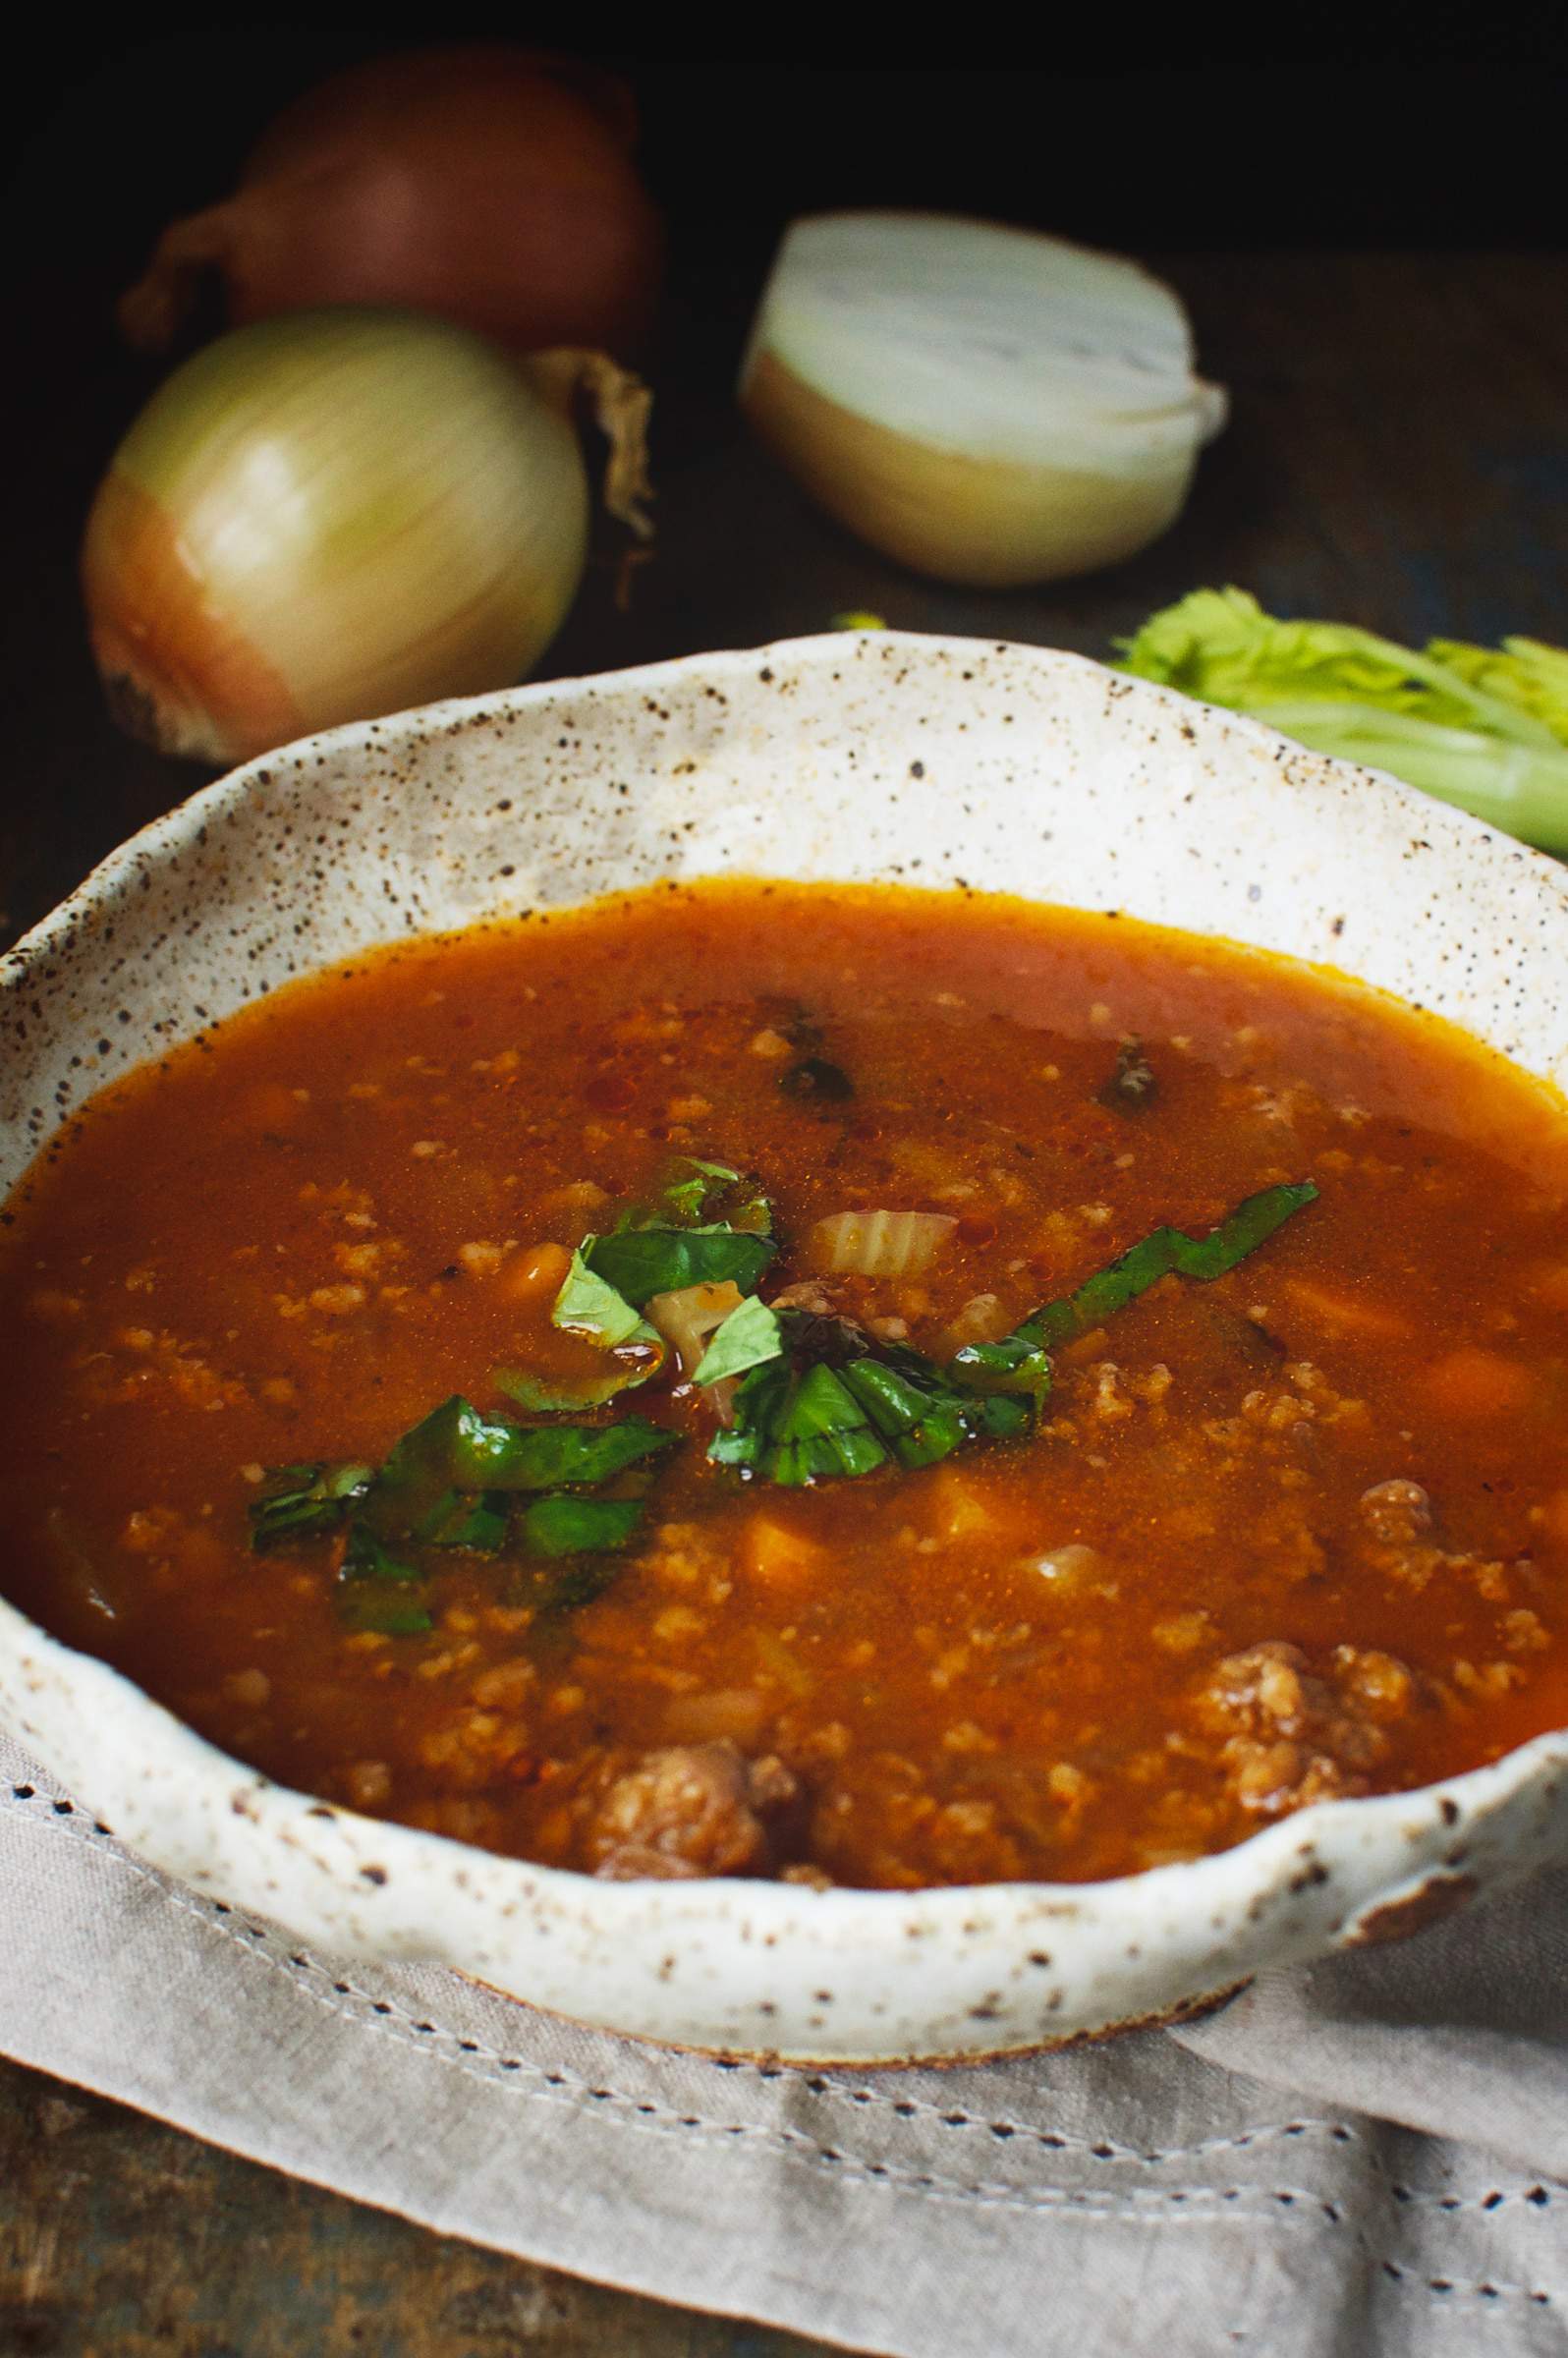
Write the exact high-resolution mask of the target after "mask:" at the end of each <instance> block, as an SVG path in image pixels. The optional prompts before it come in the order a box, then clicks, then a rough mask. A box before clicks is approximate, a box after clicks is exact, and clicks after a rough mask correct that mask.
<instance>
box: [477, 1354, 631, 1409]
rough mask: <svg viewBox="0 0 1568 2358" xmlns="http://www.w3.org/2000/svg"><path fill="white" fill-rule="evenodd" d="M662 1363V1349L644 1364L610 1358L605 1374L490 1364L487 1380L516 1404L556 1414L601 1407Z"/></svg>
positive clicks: (629, 1389) (520, 1406)
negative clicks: (538, 1370) (568, 1373)
mask: <svg viewBox="0 0 1568 2358" xmlns="http://www.w3.org/2000/svg"><path fill="white" fill-rule="evenodd" d="M663 1364H664V1351H663V1348H662V1346H661V1347H660V1350H659V1354H658V1357H657V1358H656V1359H649V1360H648V1361H647V1363H646V1365H645V1366H639V1365H638V1364H637V1362H635V1361H632V1360H625V1359H616V1360H612V1361H611V1362H610V1369H609V1373H608V1374H607V1375H584V1376H577V1375H572V1376H558V1375H534V1374H533V1373H532V1370H531V1369H529V1368H492V1369H491V1371H490V1381H491V1382H492V1383H493V1384H494V1386H495V1388H496V1390H497V1391H498V1392H505V1394H506V1396H507V1398H508V1399H509V1400H515V1401H516V1402H517V1404H518V1406H519V1408H526V1409H529V1410H531V1411H532V1412H533V1413H534V1414H535V1415H539V1416H558V1415H559V1414H560V1413H561V1412H562V1411H563V1410H565V1409H573V1408H602V1407H603V1406H604V1403H605V1402H606V1400H613V1399H614V1398H615V1396H616V1394H617V1392H632V1391H636V1390H637V1388H638V1386H639V1385H640V1384H644V1383H646V1382H647V1380H648V1378H649V1377H650V1376H653V1375H657V1374H658V1372H659V1370H660V1368H661V1367H662V1366H663Z"/></svg>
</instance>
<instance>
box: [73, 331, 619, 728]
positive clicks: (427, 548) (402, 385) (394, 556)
mask: <svg viewBox="0 0 1568 2358" xmlns="http://www.w3.org/2000/svg"><path fill="white" fill-rule="evenodd" d="M582 357H583V356H574V358H575V359H577V360H581V359H582ZM604 366H605V368H606V369H610V364H608V363H606V364H604ZM610 373H611V374H613V375H619V373H620V372H618V371H614V370H613V369H610ZM561 381H562V384H563V386H564V383H565V381H566V380H565V377H564V375H563V378H562V380H561ZM555 390H556V388H555V387H554V385H553V384H552V388H551V391H552V394H553V393H554V392H555ZM588 505H589V502H588V476H587V471H586V468H585V466H584V462H583V456H582V452H581V449H580V447H579V442H578V436H577V430H576V428H575V426H574V424H573V423H572V421H571V419H570V417H569V416H568V415H567V413H566V409H565V407H564V406H563V404H562V402H560V401H558V400H557V399H555V398H552V397H550V395H547V394H546V393H545V392H543V391H541V390H539V389H537V388H536V387H535V386H534V384H533V383H532V382H531V381H530V380H529V378H528V377H527V376H526V375H525V373H524V372H523V370H521V369H520V368H519V367H518V366H516V365H514V364H512V363H510V362H508V361H507V359H506V358H505V356H504V355H502V354H500V353H498V352H496V351H494V350H493V349H492V348H490V347H489V346H487V345H485V344H483V343H481V342H480V341H479V339H478V338H477V337H475V336H470V335H467V334H465V333H464V332H463V331H462V330H460V329H457V328H454V327H450V326H447V325H446V324H444V323H443V322H440V321H437V320H432V319H420V318H417V317H412V316H408V315H405V314H402V313H398V312H372V311H364V310H355V309H347V310H338V311H324V312H302V313H297V314H295V315H294V316H292V317H289V318H285V319H275V320H267V321H263V322H260V323H258V324H257V325H255V326H252V327H249V328H242V329H238V330H236V331H235V332H234V333H233V334H231V335H228V336H224V337H221V338H220V339H219V340H218V342H217V343H216V344H212V345H209V346H207V347H206V349H205V350H204V351H202V352H200V353H197V354H196V357H195V358H194V359H193V360H191V361H188V362H187V363H186V364H185V365H184V367H182V368H180V369H178V370H177V371H176V372H175V374H174V375H173V376H172V377H171V378H170V379H169V380H168V382H167V383H166V384H165V385H164V386H163V387H162V388H161V390H160V391H159V392H158V393H157V394H156V395H155V396H154V398H153V400H152V401H151V402H150V403H149V405H148V406H147V408H146V409H145V410H144V411H143V412H142V414H141V417H140V419H139V420H138V421H137V423H136V424H135V425H134V426H133V428H132V430H131V432H130V434H129V435H128V436H127V437H126V439H125V441H124V442H123V443H122V445H121V447H120V450H119V451H118V453H117V454H116V457H115V459H114V462H113V464H112V466H111V468H110V471H109V474H108V476H107V477H106V478H105V480H104V482H103V484H102V486H101V487H100V489H99V492H98V495H97V498H96V499H95V501H94V503H93V506H92V510H91V513H90V515H89V517H88V520H87V528H86V534H85V539H84V548H83V559H82V575H83V589H84V597H85V601H86V607H87V616H88V624H89V628H90V632H91V637H92V645H93V651H94V654H95V656H96V658H97V662H98V666H99V669H100V671H101V673H102V675H103V678H104V683H105V687H106V690H107V693H108V696H109V701H110V704H111V707H112V709H113V710H114V712H115V716H116V718H117V719H119V720H120V721H121V722H122V723H123V724H124V725H125V726H127V727H129V728H131V729H132V730H133V732H134V733H135V734H137V735H139V736H142V737H145V738H147V739H148V740H149V741H150V742H151V743H153V744H154V745H156V746H158V747H159V748H160V749H161V750H162V751H164V752H167V753H173V754H180V755H185V756H188V757H190V758H196V759H202V760H207V761H212V762H230V761H237V760H244V759H247V758H250V757H251V756H252V755H254V754H258V753H263V752H266V751H267V750H269V749H270V748H271V747H273V746H276V745H279V744H282V743H284V742H285V741H286V740H288V739H289V738H292V737H297V736H299V735H301V734H302V733H304V732H305V731H308V730H311V729H318V728H326V727H330V726H332V725H333V724H335V723H336V722H339V721H346V720H358V719H366V718H369V717H371V716H373V715H375V714H378V713H382V712H390V711H396V710H399V709H401V708H403V707H405V706H408V705H410V704H416V703H422V702H429V701H431V700H432V699H435V698H439V697H446V696H464V695H472V694H479V693H481V692H483V691H484V690H487V689H493V688H499V687H503V686H507V685H509V684H510V683H511V682H513V681H514V680H517V679H519V678H521V677H523V676H524V675H525V674H526V673H527V672H528V671H529V670H530V669H532V665H533V664H534V663H535V662H536V661H537V660H538V657H539V656H540V654H542V652H543V650H544V648H545V647H546V646H548V644H549V642H550V640H551V639H552V638H553V637H554V635H555V633H556V631H557V630H558V629H559V627H560V624H561V622H562V620H563V619H564V617H565V614H566V611H567V608H568V606H569V605H570V604H571V601H572V598H573V596H574V595H575V593H576V590H577V587H578V584H579V582H580V580H581V578H582V573H583V567H584V563H585V559H586V555H587V546H588Z"/></svg>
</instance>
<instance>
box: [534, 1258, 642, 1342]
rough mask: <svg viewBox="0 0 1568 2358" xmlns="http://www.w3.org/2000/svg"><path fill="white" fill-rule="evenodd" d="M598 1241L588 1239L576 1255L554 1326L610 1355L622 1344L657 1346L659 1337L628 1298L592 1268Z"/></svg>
mask: <svg viewBox="0 0 1568 2358" xmlns="http://www.w3.org/2000/svg"><path fill="white" fill-rule="evenodd" d="M598 1241H599V1240H598V1238H597V1237H596V1236H586V1237H585V1238H584V1239H583V1242H582V1244H581V1245H580V1246H579V1247H578V1249H577V1251H576V1252H575V1253H574V1254H573V1256H572V1266H571V1267H570V1269H569V1270H568V1271H567V1273H566V1276H565V1279H564V1280H563V1282H562V1285H561V1290H560V1292H559V1293H558V1294H557V1295H556V1297H555V1307H554V1309H553V1310H552V1311H551V1312H550V1324H551V1325H552V1326H561V1327H565V1328H566V1329H568V1330H569V1331H570V1332H571V1333H573V1334H586V1335H588V1336H590V1337H591V1339H592V1340H593V1341H594V1342H595V1343H598V1344H601V1345H602V1347H603V1348H604V1349H605V1350H606V1351H613V1350H614V1349H615V1348H616V1346H617V1344H620V1343H630V1342H646V1343H648V1344H649V1345H650V1346H652V1345H657V1343H658V1340H659V1338H658V1335H657V1333H656V1332H655V1331H654V1329H653V1328H652V1327H651V1326H649V1325H648V1323H647V1321H646V1320H645V1319H643V1318H641V1317H640V1316H639V1315H638V1312H637V1311H636V1310H634V1309H633V1307H632V1305H631V1303H630V1302H628V1301H627V1300H626V1298H625V1296H624V1295H622V1294H619V1293H617V1291H616V1289H615V1287H614V1286H613V1285H610V1284H607V1283H606V1281H605V1279H604V1278H603V1277H602V1276H601V1275H600V1274H599V1273H598V1272H597V1271H596V1270H594V1269H590V1268H589V1267H588V1260H587V1256H588V1253H589V1252H590V1251H591V1249H592V1248H593V1246H595V1245H596V1244H597V1243H598Z"/></svg>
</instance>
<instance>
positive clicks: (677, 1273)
mask: <svg viewBox="0 0 1568 2358" xmlns="http://www.w3.org/2000/svg"><path fill="white" fill-rule="evenodd" d="M777 1250H778V1248H777V1246H776V1245H775V1244H774V1242H773V1240H772V1238H771V1237H769V1236H758V1235H756V1234H754V1233H750V1232H744V1231H742V1230H739V1229H735V1228H729V1227H711V1228H622V1229H617V1230H616V1231H615V1232H614V1234H613V1235H610V1236H593V1237H586V1238H585V1239H584V1242H583V1260H584V1262H585V1263H586V1264H587V1266H588V1269H589V1270H590V1271H591V1272H592V1274H593V1275H594V1276H596V1277H600V1278H602V1279H603V1280H604V1282H605V1284H606V1285H607V1286H613V1287H614V1289H615V1291H616V1292H617V1293H618V1294H621V1295H624V1297H625V1299H626V1300H627V1301H628V1302H629V1303H632V1304H634V1305H635V1306H636V1308H637V1309H638V1310H642V1309H643V1308H644V1305H645V1304H647V1303H649V1302H651V1301H652V1299H653V1296H654V1295H655V1294H673V1293H679V1292H680V1291H681V1289H682V1288H683V1287H685V1286H688V1285H721V1284H723V1282H724V1280H725V1279H726V1278H728V1279H729V1280H730V1281H731V1283H733V1284H735V1285H738V1286H739V1287H740V1289H741V1291H742V1293H743V1294H745V1293H751V1292H752V1291H753V1290H754V1288H755V1287H756V1281H757V1279H758V1278H759V1277H760V1276H761V1274H762V1271H763V1270H764V1269H765V1268H766V1267H767V1264H768V1263H769V1262H770V1261H771V1260H772V1258H773V1256H774V1254H775V1253H776V1252H777Z"/></svg>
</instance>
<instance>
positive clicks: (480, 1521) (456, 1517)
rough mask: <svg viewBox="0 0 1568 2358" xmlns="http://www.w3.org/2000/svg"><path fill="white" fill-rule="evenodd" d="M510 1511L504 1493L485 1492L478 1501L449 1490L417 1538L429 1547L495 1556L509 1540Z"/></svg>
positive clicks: (433, 1509) (426, 1519)
mask: <svg viewBox="0 0 1568 2358" xmlns="http://www.w3.org/2000/svg"><path fill="white" fill-rule="evenodd" d="M510 1510H511V1501H510V1499H509V1498H508V1497H507V1495H506V1492H505V1491H504V1490H482V1491H481V1492H480V1493H479V1495H478V1497H476V1498H472V1497H465V1496H464V1494H463V1492H462V1491H461V1490H448V1491H447V1493H446V1495H445V1497H444V1498H442V1499H440V1500H439V1501H438V1502H437V1504H436V1505H435V1506H434V1507H433V1508H432V1510H431V1512H430V1513H429V1514H427V1515H426V1516H425V1518H424V1520H423V1522H422V1523H421V1524H420V1528H419V1530H418V1532H417V1533H416V1534H415V1537H416V1538H417V1539H419V1540H421V1541H422V1542H423V1543H424V1544H425V1545H426V1546H427V1547H472V1548H474V1549H476V1551H477V1552H478V1553H479V1554H481V1555H494V1554H495V1552H496V1550H497V1548H499V1547H500V1546H501V1544H503V1542H504V1541H505V1539H506V1526H507V1517H508V1514H509V1513H510Z"/></svg>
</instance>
